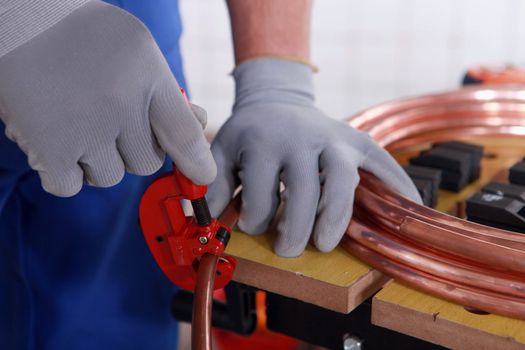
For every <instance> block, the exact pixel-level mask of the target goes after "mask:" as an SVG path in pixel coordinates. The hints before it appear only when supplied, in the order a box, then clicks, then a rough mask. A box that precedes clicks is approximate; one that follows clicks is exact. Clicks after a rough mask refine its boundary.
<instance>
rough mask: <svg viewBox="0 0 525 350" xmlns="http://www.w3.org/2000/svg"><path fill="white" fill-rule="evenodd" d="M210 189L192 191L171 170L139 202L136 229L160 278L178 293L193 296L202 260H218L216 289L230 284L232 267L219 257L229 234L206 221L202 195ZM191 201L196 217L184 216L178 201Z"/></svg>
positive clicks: (213, 221) (192, 186)
mask: <svg viewBox="0 0 525 350" xmlns="http://www.w3.org/2000/svg"><path fill="white" fill-rule="evenodd" d="M207 191H208V187H207V186H205V185H196V184H194V183H192V182H191V180H189V179H188V178H187V177H185V176H184V175H183V174H182V173H181V172H180V171H179V170H178V169H176V168H175V167H174V170H173V172H172V173H168V174H165V175H162V176H160V177H159V178H157V179H156V180H154V181H153V183H152V184H151V185H150V186H149V187H148V188H147V189H146V192H145V193H144V195H143V196H142V199H141V201H140V210H139V216H140V226H141V228H142V232H143V233H144V237H145V239H146V242H147V244H148V246H149V249H150V251H151V253H152V254H153V256H154V258H155V260H156V261H157V264H158V265H159V266H160V268H161V269H162V272H164V274H165V275H166V276H167V277H168V278H169V279H170V280H171V282H172V283H173V284H175V285H176V286H178V287H181V288H184V289H187V290H194V289H195V285H196V282H197V271H198V266H199V261H200V258H201V257H202V256H203V255H204V254H206V253H209V254H213V255H217V256H219V257H220V259H219V262H218V264H217V273H216V276H215V284H214V289H219V288H222V287H224V286H225V285H226V284H228V282H229V281H230V280H231V278H232V276H233V271H234V270H235V265H236V261H235V259H234V258H233V257H230V256H223V255H222V254H223V253H224V249H225V248H226V245H227V244H228V241H229V239H230V234H231V229H230V228H229V227H227V226H226V225H224V224H222V223H220V222H219V221H218V220H216V219H213V218H212V217H211V215H210V212H209V209H208V205H207V202H206V199H205V197H204V196H205V194H206V192H207ZM183 200H189V201H191V204H192V206H193V211H194V216H186V215H185V214H184V210H183V206H182V201H183Z"/></svg>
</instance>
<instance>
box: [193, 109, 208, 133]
mask: <svg viewBox="0 0 525 350" xmlns="http://www.w3.org/2000/svg"><path fill="white" fill-rule="evenodd" d="M190 108H191V110H192V112H193V114H194V115H195V118H196V119H197V120H198V121H199V123H200V124H201V126H202V129H203V130H204V129H206V125H207V124H208V113H207V112H206V110H205V109H204V108H202V107H201V106H198V105H196V104H193V103H190Z"/></svg>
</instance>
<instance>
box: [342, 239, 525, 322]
mask: <svg viewBox="0 0 525 350" xmlns="http://www.w3.org/2000/svg"><path fill="white" fill-rule="evenodd" d="M342 245H343V247H345V249H346V250H348V251H349V252H350V253H351V254H352V255H354V256H356V257H357V258H359V259H361V260H363V261H366V262H367V263H368V264H369V265H370V266H372V267H374V268H376V269H378V270H380V271H383V272H385V273H386V274H388V275H389V276H392V277H393V278H395V279H399V280H401V281H403V282H404V283H406V284H408V285H410V286H412V287H414V288H416V289H419V290H422V291H424V292H427V293H429V294H434V295H438V296H440V297H443V298H445V299H448V300H450V301H453V302H455V303H458V304H460V305H467V306H471V307H474V308H477V309H480V310H484V311H488V312H491V313H496V314H500V315H504V316H509V317H515V318H521V319H524V318H525V317H524V315H525V302H524V300H523V299H518V298H504V297H502V296H500V295H497V294H494V293H488V292H483V291H480V290H478V289H469V288H466V287H463V286H461V285H458V284H455V283H451V282H444V281H443V280H442V279H440V278H438V277H435V276H431V275H428V274H426V273H424V272H421V271H418V270H416V269H413V268H410V267H407V266H404V265H402V264H399V263H397V262H395V261H393V260H390V259H387V258H385V257H384V256H382V255H380V254H378V253H375V252H374V251H373V250H371V249H368V248H366V247H364V246H362V245H360V244H359V243H357V242H356V241H354V240H352V239H343V241H342Z"/></svg>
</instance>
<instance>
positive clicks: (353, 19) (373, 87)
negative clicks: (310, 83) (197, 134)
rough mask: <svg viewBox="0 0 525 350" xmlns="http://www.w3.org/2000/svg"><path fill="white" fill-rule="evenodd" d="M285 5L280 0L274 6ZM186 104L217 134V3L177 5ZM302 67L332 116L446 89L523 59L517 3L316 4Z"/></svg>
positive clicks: (226, 100)
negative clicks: (470, 71)
mask: <svg viewBox="0 0 525 350" xmlns="http://www.w3.org/2000/svg"><path fill="white" fill-rule="evenodd" d="M282 1H285V0H282ZM180 3H181V11H182V16H183V23H184V30H185V32H184V34H183V40H182V49H183V54H184V58H185V69H186V74H187V78H188V82H189V88H190V91H191V93H192V98H193V100H194V101H195V102H196V103H198V104H201V105H202V106H204V107H205V108H206V109H207V110H208V114H209V128H210V129H211V130H217V129H218V128H219V127H220V125H221V124H222V123H223V122H224V120H225V119H226V118H227V117H228V115H229V113H230V108H231V104H232V102H233V80H232V78H231V77H230V76H229V72H231V70H232V68H233V54H232V45H231V39H230V28H229V22H228V14H227V10H226V4H225V2H224V1H223V0H180ZM312 57H313V59H312V61H313V62H314V63H315V64H317V65H319V67H320V68H321V70H320V72H319V73H318V74H317V75H316V91H317V101H318V105H319V107H320V108H321V109H322V110H324V111H325V112H326V113H327V114H328V115H330V116H331V117H333V118H338V119H342V118H345V117H348V116H349V115H352V114H353V113H355V112H357V111H359V110H361V109H363V108H366V107H369V106H371V105H373V104H377V103H380V102H383V101H386V100H390V99H394V98H397V97H400V96H407V95H415V94H421V93H426V92H432V91H439V90H446V89H452V88H454V87H456V86H458V84H459V81H460V79H461V77H462V75H463V72H464V71H465V69H466V68H467V67H469V66H471V65H473V64H478V63H488V64H493V63H514V64H519V63H523V62H524V61H525V60H524V57H525V4H524V3H523V1H520V0H419V1H416V0H361V1H358V0H317V1H315V2H314V11H313V25H312Z"/></svg>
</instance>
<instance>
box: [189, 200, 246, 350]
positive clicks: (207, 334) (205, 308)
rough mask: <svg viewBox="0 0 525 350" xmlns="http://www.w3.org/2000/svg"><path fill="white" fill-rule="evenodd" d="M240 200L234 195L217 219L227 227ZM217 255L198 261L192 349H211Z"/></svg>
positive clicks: (237, 216)
mask: <svg viewBox="0 0 525 350" xmlns="http://www.w3.org/2000/svg"><path fill="white" fill-rule="evenodd" d="M240 205H241V200H240V196H235V198H233V199H232V200H231V202H230V203H229V204H228V206H227V207H226V208H225V209H224V211H223V212H222V214H221V215H220V217H219V221H220V222H221V223H223V224H224V225H226V226H228V227H233V226H235V225H236V223H237V220H238V218H239V210H240ZM218 261H219V257H217V256H216V255H212V254H205V255H204V256H203V257H202V258H201V260H200V262H199V270H198V277H197V284H196V286H195V294H194V301H193V316H192V325H191V346H192V349H193V350H211V349H212V339H211V320H212V306H213V285H214V282H215V273H216V269H217V263H218Z"/></svg>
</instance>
